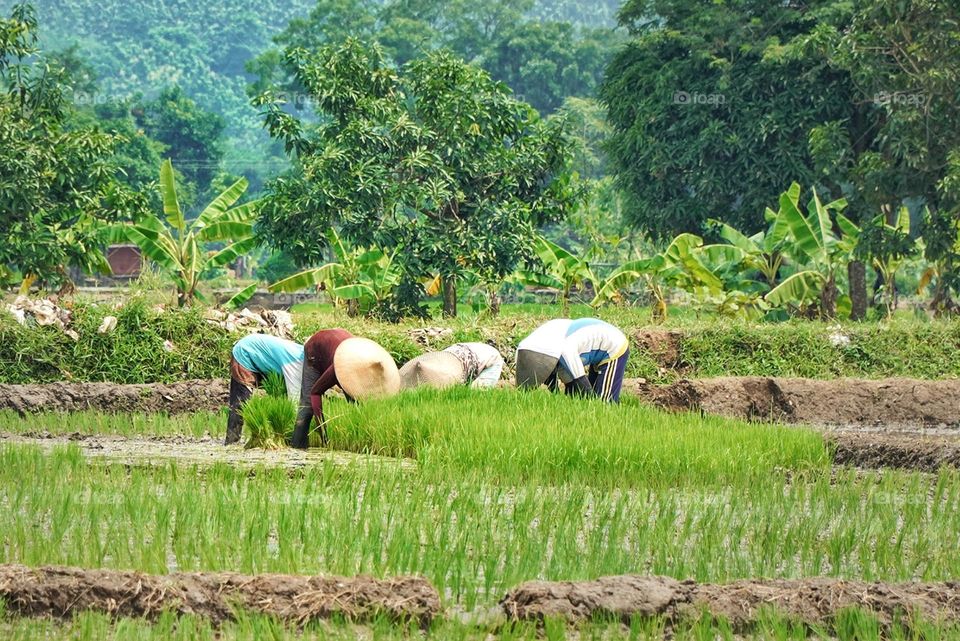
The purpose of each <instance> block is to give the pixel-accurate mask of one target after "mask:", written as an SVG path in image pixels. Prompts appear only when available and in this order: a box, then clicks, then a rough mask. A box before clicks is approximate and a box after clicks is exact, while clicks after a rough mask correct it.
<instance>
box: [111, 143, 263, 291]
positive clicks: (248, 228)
mask: <svg viewBox="0 0 960 641" xmlns="http://www.w3.org/2000/svg"><path fill="white" fill-rule="evenodd" d="M246 190H247V181H246V179H245V178H241V179H240V180H238V181H237V182H235V183H234V184H233V185H231V186H230V187H229V188H228V189H227V190H226V191H224V192H223V193H221V194H220V195H219V196H217V197H216V198H215V199H214V200H213V201H212V202H211V203H210V204H209V205H207V206H206V208H204V210H203V211H202V212H200V215H199V216H197V217H196V218H195V219H193V220H192V221H188V220H187V219H186V216H184V213H183V209H181V207H180V203H179V202H178V200H177V186H176V181H175V178H174V171H173V164H172V163H171V162H170V161H169V160H166V161H164V163H163V164H162V165H161V166H160V193H161V196H162V198H163V217H160V216H157V215H153V216H145V217H144V218H142V219H141V220H139V221H138V222H136V223H132V224H128V225H119V226H116V227H114V228H113V230H112V231H113V233H114V238H118V239H122V238H125V239H127V240H129V241H130V242H133V243H136V244H137V245H138V246H139V247H140V249H141V250H142V251H143V253H144V255H145V256H146V257H147V258H149V259H150V260H152V261H153V262H155V263H156V264H157V265H158V266H159V267H160V268H161V269H163V270H165V271H166V272H167V273H168V274H169V275H170V277H171V278H172V279H173V282H174V284H175V285H176V287H177V304H178V305H179V306H181V307H183V306H185V305H189V304H191V303H192V302H193V300H194V298H197V297H199V296H200V293H199V292H198V291H197V286H198V285H199V284H200V277H201V275H202V274H203V273H204V272H205V271H207V270H209V269H214V268H217V267H222V266H223V265H226V264H228V263H230V262H232V261H234V260H236V258H237V257H238V256H240V255H242V254H245V253H246V252H248V251H250V250H251V249H253V247H254V246H255V245H256V239H255V238H254V236H253V221H254V219H255V218H256V215H257V211H258V207H259V202H257V201H251V202H248V203H246V204H243V205H238V206H236V207H235V206H234V205H235V203H236V202H237V201H238V200H239V199H240V197H241V196H243V193H244V192H245V191H246ZM207 242H226V243H228V244H227V246H226V247H224V248H223V249H221V250H219V251H216V252H212V253H210V254H206V253H204V251H203V244H204V243H207Z"/></svg>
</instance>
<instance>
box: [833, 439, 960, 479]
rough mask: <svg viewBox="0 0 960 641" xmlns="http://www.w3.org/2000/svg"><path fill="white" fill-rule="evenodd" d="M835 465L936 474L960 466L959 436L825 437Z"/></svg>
mask: <svg viewBox="0 0 960 641" xmlns="http://www.w3.org/2000/svg"><path fill="white" fill-rule="evenodd" d="M827 440H828V442H829V443H830V444H831V446H832V447H833V460H834V462H835V463H837V464H838V465H851V466H854V467H862V468H884V467H896V468H902V469H909V470H919V471H921V472H937V471H938V470H939V469H940V468H942V467H945V466H946V467H960V437H958V436H945V435H941V434H937V435H930V434H917V433H915V432H891V433H875V432H866V433H857V432H850V431H844V432H837V433H834V434H829V435H828V436H827Z"/></svg>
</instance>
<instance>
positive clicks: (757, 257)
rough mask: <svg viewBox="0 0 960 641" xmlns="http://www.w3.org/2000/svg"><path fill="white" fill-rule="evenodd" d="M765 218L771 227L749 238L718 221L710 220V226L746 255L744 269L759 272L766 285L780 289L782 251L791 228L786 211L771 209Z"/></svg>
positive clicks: (743, 258)
mask: <svg viewBox="0 0 960 641" xmlns="http://www.w3.org/2000/svg"><path fill="white" fill-rule="evenodd" d="M765 218H766V220H767V222H768V223H769V227H768V228H767V230H766V231H761V232H759V233H757V234H754V235H753V236H747V235H746V234H744V233H743V232H741V231H739V230H738V229H736V228H735V227H732V226H730V225H728V224H727V223H724V222H721V221H718V220H711V221H710V224H711V225H713V226H714V227H715V228H716V229H717V230H718V232H719V234H720V237H721V238H722V239H723V240H725V241H726V242H727V243H728V244H729V245H731V246H733V247H736V248H738V249H739V250H740V251H742V252H743V257H742V263H743V266H744V267H746V268H747V269H752V270H756V271H758V272H760V274H761V275H762V276H763V279H764V281H766V283H767V286H768V287H769V288H770V289H773V288H774V287H776V286H777V279H778V278H779V275H780V268H781V267H782V266H783V258H784V256H783V251H784V246H785V244H786V242H787V239H788V235H789V232H790V229H789V227H788V226H787V222H786V218H785V217H784V216H783V210H780V211H779V212H775V211H773V210H772V209H770V208H769V207H768V208H767V210H766V212H765Z"/></svg>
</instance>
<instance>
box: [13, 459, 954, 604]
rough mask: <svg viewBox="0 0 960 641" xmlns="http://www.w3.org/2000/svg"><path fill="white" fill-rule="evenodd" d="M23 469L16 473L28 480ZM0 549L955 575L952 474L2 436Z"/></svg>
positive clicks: (434, 566) (459, 576)
mask: <svg viewBox="0 0 960 641" xmlns="http://www.w3.org/2000/svg"><path fill="white" fill-rule="evenodd" d="M23 479H30V482H29V483H24V482H23ZM0 504H2V505H3V506H4V509H3V510H0V533H3V534H2V539H3V545H2V546H0V561H2V562H19V563H25V564H27V565H31V566H37V565H42V564H66V565H77V566H85V567H113V568H133V569H139V570H144V571H147V572H156V573H163V572H167V571H171V570H174V569H178V570H185V571H190V570H233V571H239V572H246V573H257V572H289V573H333V574H342V575H356V574H360V573H369V574H372V575H375V576H389V575H395V574H421V575H423V576H425V577H427V578H428V579H430V580H431V581H432V582H433V583H434V585H436V586H437V588H438V589H439V590H440V592H441V594H442V595H443V598H444V602H445V603H446V604H447V605H452V604H458V605H459V606H461V607H463V608H465V609H467V610H473V609H474V608H476V607H480V606H489V605H493V604H494V603H495V602H496V600H497V599H498V598H500V597H501V596H502V595H503V594H504V593H505V592H506V590H507V589H509V588H510V587H512V586H514V585H516V584H518V583H520V582H521V581H524V580H528V579H534V578H542V579H553V580H560V579H591V578H596V577H598V576H603V575H608V574H623V573H640V574H663V575H668V576H674V577H678V578H687V577H690V578H695V579H698V580H701V581H727V580H732V579H736V578H745V577H785V578H789V577H804V576H819V575H825V576H836V577H848V578H862V579H867V580H911V579H924V580H946V579H952V578H954V577H956V576H957V575H958V574H960V556H958V555H957V554H956V549H955V546H952V545H949V544H947V543H945V542H948V541H952V540H954V539H955V537H956V532H957V531H958V530H960V476H958V473H957V472H956V471H944V472H942V473H941V474H939V475H936V476H929V475H920V474H906V473H884V474H882V475H880V474H876V475H874V474H866V475H862V476H861V475H857V474H855V473H853V472H850V473H839V474H837V475H835V477H833V478H831V476H830V475H825V474H818V475H810V476H804V475H796V474H793V475H788V473H787V472H780V473H777V472H771V473H770V474H768V475H767V476H766V478H765V479H764V480H763V482H758V481H757V479H756V477H755V476H753V475H751V476H743V477H737V478H733V479H731V480H730V482H729V483H728V484H725V485H722V486H716V485H711V486H706V487H687V488H674V487H647V488H642V489H635V490H629V489H625V488H598V487H590V486H587V485H584V484H582V483H577V482H570V483H566V484H563V485H555V486H553V485H537V484H530V483H518V484H501V483H494V482H492V481H491V478H490V475H489V474H487V473H485V472H484V470H483V469H477V470H475V471H473V472H462V473H459V474H451V475H450V476H449V477H448V478H446V479H442V480H441V479H437V478H431V476H430V475H424V474H420V473H417V472H411V471H409V470H405V471H401V470H399V469H394V468H390V467H388V466H383V465H380V466H377V467H369V466H361V465H357V466H353V467H346V468H344V467H342V466H337V465H334V464H332V463H330V464H327V463H325V464H322V465H318V466H315V467H311V468H308V469H306V470H305V471H303V472H302V473H300V474H294V475H293V476H291V474H290V473H289V472H288V471H286V470H277V469H258V470H256V471H255V473H254V474H250V473H249V471H247V470H239V469H234V468H231V467H229V466H225V465H215V466H212V467H203V468H198V467H177V466H175V465H170V466H165V467H153V468H137V467H129V466H124V465H95V464H91V463H89V462H88V461H86V460H85V459H84V458H83V456H82V454H81V453H80V451H79V450H78V449H77V448H76V447H74V446H69V447H63V448H59V449H54V450H53V452H52V453H50V454H46V455H45V454H44V453H43V452H42V451H41V450H40V449H39V448H37V447H34V446H27V445H13V444H5V445H0Z"/></svg>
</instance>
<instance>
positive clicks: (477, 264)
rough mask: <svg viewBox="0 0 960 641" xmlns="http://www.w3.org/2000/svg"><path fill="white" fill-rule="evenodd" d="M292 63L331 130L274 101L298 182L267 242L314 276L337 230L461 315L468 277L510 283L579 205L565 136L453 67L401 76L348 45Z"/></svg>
mask: <svg viewBox="0 0 960 641" xmlns="http://www.w3.org/2000/svg"><path fill="white" fill-rule="evenodd" d="M288 60H289V63H290V65H291V68H292V69H293V70H294V72H295V75H296V78H297V81H298V82H299V83H301V84H302V85H303V86H304V87H307V88H308V89H309V91H310V94H311V96H312V97H313V99H314V100H315V103H316V108H317V113H318V116H319V118H320V122H321V124H320V126H318V127H315V128H314V127H307V126H305V125H304V123H302V122H301V121H300V120H298V119H297V118H296V117H294V116H292V115H290V114H288V113H285V112H284V111H283V109H282V105H280V104H278V103H276V102H272V101H271V98H272V97H271V96H270V95H269V94H268V95H265V96H264V97H263V98H262V101H261V102H262V103H263V104H264V105H266V124H267V127H268V130H269V131H270V133H271V135H272V136H274V137H276V138H278V139H280V140H282V141H283V143H284V145H285V147H286V149H287V151H288V152H289V153H291V155H292V156H293V157H294V158H295V161H296V169H295V170H294V171H293V172H291V173H290V174H289V175H287V176H283V177H281V178H280V179H278V180H277V181H276V182H274V183H273V185H272V186H271V193H270V195H269V196H268V202H267V206H266V207H265V208H264V211H263V216H262V218H261V221H260V230H261V233H262V235H263V236H264V238H265V239H266V240H267V241H268V242H270V243H271V244H273V245H274V246H276V247H278V248H280V249H283V250H285V251H289V252H290V253H291V255H292V256H294V257H295V258H296V259H297V260H298V261H299V262H300V263H301V264H304V265H310V264H319V263H320V262H321V261H322V260H323V249H324V242H323V238H324V237H325V232H326V230H327V229H328V228H329V227H330V226H331V225H333V224H334V223H336V224H338V225H339V226H340V229H341V232H342V234H343V236H344V237H345V238H347V239H348V240H349V241H351V242H352V243H354V244H357V245H360V246H364V247H379V248H381V249H384V250H387V251H391V252H392V253H394V254H395V256H396V261H397V262H398V263H399V264H400V266H401V268H402V270H403V273H404V276H405V280H406V282H408V283H410V282H416V281H419V280H421V279H422V278H424V277H427V276H430V275H432V274H435V273H439V274H440V275H441V276H442V279H443V283H444V312H445V313H446V314H449V315H455V314H456V281H457V277H458V275H460V274H461V273H463V272H466V271H472V272H474V273H476V274H478V275H479V276H480V278H481V279H482V280H483V281H484V282H499V281H500V280H502V279H503V278H504V277H506V276H507V275H508V274H510V273H511V272H513V270H514V268H515V267H516V265H517V263H518V262H519V261H521V260H523V259H525V258H530V257H531V255H532V241H533V239H534V237H535V229H536V228H537V227H538V226H540V225H542V224H544V223H546V222H548V221H556V220H559V219H561V218H562V217H563V216H565V215H566V214H567V213H568V212H569V211H570V210H571V209H572V208H573V207H574V206H575V205H576V203H577V201H578V199H579V197H580V190H579V189H578V188H577V187H576V185H575V183H574V181H573V178H572V176H571V174H570V172H569V171H568V164H569V156H570V145H569V142H568V140H567V137H566V135H565V133H564V130H563V126H562V123H561V122H558V121H557V122H555V121H544V120H543V119H541V118H540V117H539V116H538V115H537V113H536V112H535V111H534V110H533V109H532V108H531V107H530V106H529V105H526V104H525V103H523V102H521V101H519V100H516V99H515V98H513V97H512V96H511V95H510V92H509V90H508V89H507V88H506V87H505V86H503V85H502V84H499V83H496V82H494V81H493V80H491V79H490V76H489V75H488V74H487V73H486V72H484V71H482V70H481V69H479V68H477V67H474V66H472V65H470V64H467V63H465V62H463V61H461V60H458V59H457V58H455V57H453V56H452V55H450V54H447V53H434V54H431V55H429V56H427V57H425V58H422V59H418V60H415V61H413V62H411V63H409V64H408V65H406V66H405V67H403V69H402V70H400V71H399V72H398V71H396V70H394V69H393V68H392V67H391V66H390V65H389V63H388V62H387V60H386V59H385V57H384V54H383V51H382V49H381V48H380V47H379V46H378V45H372V46H366V45H364V44H362V43H361V42H359V41H357V40H348V41H347V42H345V43H344V44H342V45H337V46H328V47H323V48H322V49H321V50H320V51H319V52H318V53H316V54H308V53H307V52H305V51H303V50H292V51H290V52H289V54H288Z"/></svg>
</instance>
